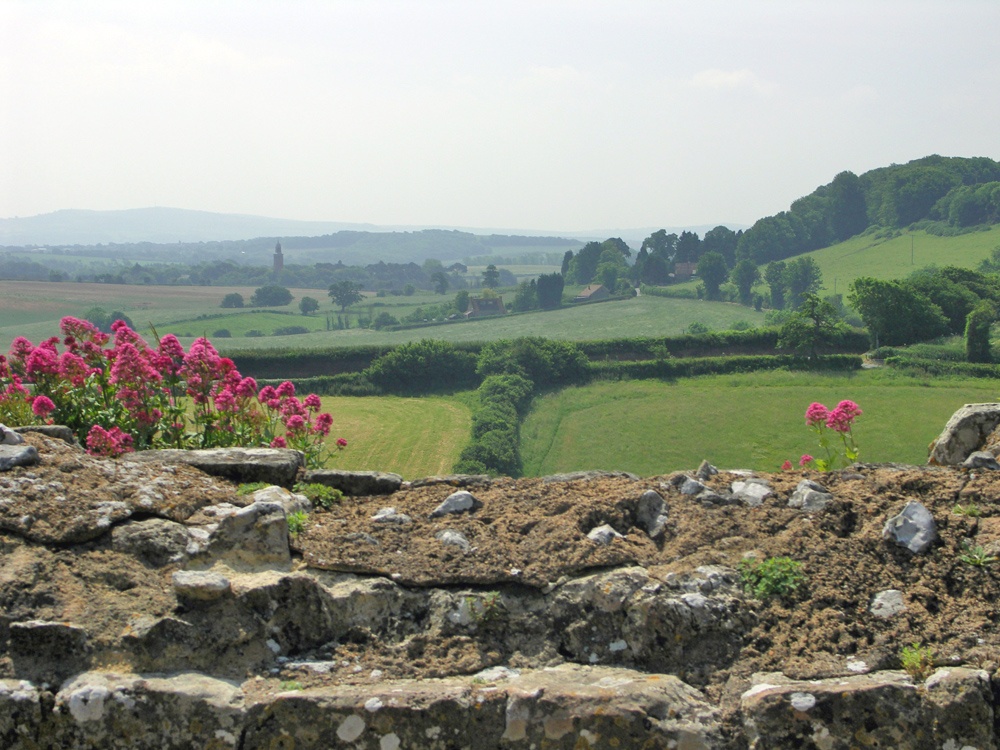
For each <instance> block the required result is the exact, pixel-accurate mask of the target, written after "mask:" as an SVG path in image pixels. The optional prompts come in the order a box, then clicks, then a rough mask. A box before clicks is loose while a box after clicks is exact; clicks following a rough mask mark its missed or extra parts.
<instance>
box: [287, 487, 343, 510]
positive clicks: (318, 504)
mask: <svg viewBox="0 0 1000 750" xmlns="http://www.w3.org/2000/svg"><path fill="white" fill-rule="evenodd" d="M292 490H293V492H297V493H298V494H300V495H305V496H306V497H307V498H309V502H310V503H312V505H313V507H314V508H322V509H323V510H330V508H332V507H333V506H334V505H336V504H337V503H339V502H340V501H341V500H342V499H343V498H344V493H343V492H341V491H340V490H338V489H335V488H334V487H327V486H326V485H325V484H318V483H316V482H310V483H306V482H299V483H298V484H296V485H295V487H293V488H292Z"/></svg>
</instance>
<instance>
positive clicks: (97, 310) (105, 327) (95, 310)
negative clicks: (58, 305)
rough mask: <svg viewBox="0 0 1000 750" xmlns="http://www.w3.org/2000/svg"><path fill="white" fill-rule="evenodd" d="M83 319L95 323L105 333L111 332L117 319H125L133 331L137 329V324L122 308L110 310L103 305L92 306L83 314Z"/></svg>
mask: <svg viewBox="0 0 1000 750" xmlns="http://www.w3.org/2000/svg"><path fill="white" fill-rule="evenodd" d="M83 319H84V320H86V321H89V322H90V323H93V324H94V325H95V326H97V327H98V328H99V329H100V330H102V331H104V333H111V324H112V323H114V322H115V321H117V320H121V321H124V322H125V325H127V326H128V327H129V328H131V329H132V330H133V331H134V330H135V324H134V323H132V319H131V318H129V316H128V315H126V314H125V313H123V312H122V311H121V310H112V311H111V312H108V311H107V310H105V309H104V308H103V307H92V308H90V309H89V310H87V312H85V313H84V314H83Z"/></svg>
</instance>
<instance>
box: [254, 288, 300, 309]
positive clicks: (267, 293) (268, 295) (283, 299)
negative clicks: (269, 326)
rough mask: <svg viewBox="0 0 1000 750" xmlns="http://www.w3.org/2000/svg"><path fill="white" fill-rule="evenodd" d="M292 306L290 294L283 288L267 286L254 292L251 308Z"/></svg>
mask: <svg viewBox="0 0 1000 750" xmlns="http://www.w3.org/2000/svg"><path fill="white" fill-rule="evenodd" d="M290 304H292V293H291V292H290V291H288V290H287V289H286V288H285V287H283V286H278V285H277V284H267V285H266V286H262V287H260V288H259V289H256V290H254V293H253V295H252V296H251V297H250V306H251V307H283V306H284V305H290Z"/></svg>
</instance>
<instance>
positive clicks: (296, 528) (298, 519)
mask: <svg viewBox="0 0 1000 750" xmlns="http://www.w3.org/2000/svg"><path fill="white" fill-rule="evenodd" d="M285 519H286V520H287V521H288V533H289V534H291V535H292V536H298V535H299V534H301V533H302V531H303V529H305V527H306V523H307V522H308V521H309V514H308V513H306V512H305V511H302V510H297V511H295V512H294V513H289V514H288V515H287V516H285Z"/></svg>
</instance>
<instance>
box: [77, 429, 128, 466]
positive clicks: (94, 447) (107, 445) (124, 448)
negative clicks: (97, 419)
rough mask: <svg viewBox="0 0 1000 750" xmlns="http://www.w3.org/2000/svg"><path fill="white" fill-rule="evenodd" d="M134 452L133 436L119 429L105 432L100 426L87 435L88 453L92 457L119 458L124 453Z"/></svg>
mask: <svg viewBox="0 0 1000 750" xmlns="http://www.w3.org/2000/svg"><path fill="white" fill-rule="evenodd" d="M131 451H132V436H131V435H129V434H128V433H127V432H122V431H121V428H119V427H112V428H111V429H110V430H105V429H104V428H103V427H101V426H100V425H98V424H95V425H94V426H93V427H91V428H90V432H88V433H87V453H89V454H91V455H92V456H106V457H108V458H117V457H118V456H120V455H122V454H123V453H129V452H131Z"/></svg>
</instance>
